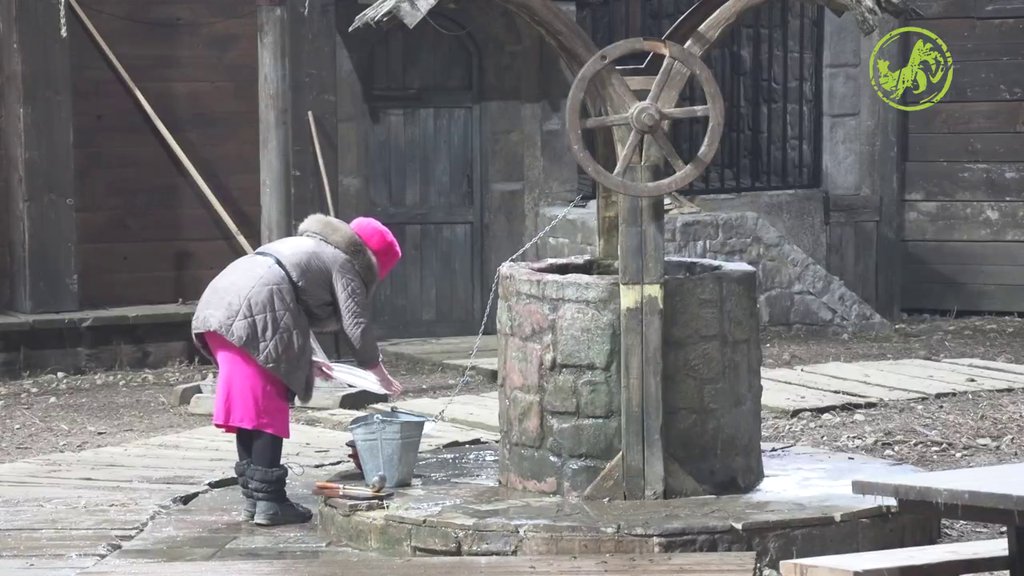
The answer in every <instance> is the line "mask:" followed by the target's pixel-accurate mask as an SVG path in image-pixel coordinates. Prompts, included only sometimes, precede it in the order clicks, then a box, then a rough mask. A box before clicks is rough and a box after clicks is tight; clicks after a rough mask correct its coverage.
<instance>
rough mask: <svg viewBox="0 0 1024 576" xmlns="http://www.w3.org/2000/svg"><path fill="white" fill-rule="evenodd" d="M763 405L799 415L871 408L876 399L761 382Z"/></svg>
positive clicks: (875, 403) (773, 382)
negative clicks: (842, 409)
mask: <svg viewBox="0 0 1024 576" xmlns="http://www.w3.org/2000/svg"><path fill="white" fill-rule="evenodd" d="M761 388H762V391H761V405H762V406H764V407H765V408H766V409H768V410H775V411H779V412H784V413H786V414H790V415H792V414H797V413H800V412H807V411H815V412H816V411H828V410H835V409H838V408H871V407H874V406H875V405H877V404H878V400H877V399H874V398H863V397H857V396H846V395H844V394H835V393H832V392H823V391H821V390H814V389H812V388H804V387H803V386H793V385H792V384H784V383H782V382H775V381H772V380H765V379H762V380H761Z"/></svg>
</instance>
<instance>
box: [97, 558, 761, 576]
mask: <svg viewBox="0 0 1024 576" xmlns="http://www.w3.org/2000/svg"><path fill="white" fill-rule="evenodd" d="M754 568H755V554H754V553H753V552H700V553H694V554H607V555H591V556H532V557H529V556H526V557H524V556H489V557H466V556H456V557H425V556H414V557H411V558H384V557H362V558H352V559H349V558H344V557H341V558H332V557H330V556H327V557H324V558H322V559H319V560H297V559H295V560H293V559H266V560H256V561H233V560H223V561H209V562H168V563H163V562H160V563H156V562H146V563H127V564H109V565H106V564H103V563H100V564H99V565H97V566H94V567H93V568H90V569H89V570H86V571H84V572H81V573H80V574H81V575H82V576H86V575H88V576H182V575H183V574H202V575H203V576H238V575H239V574H245V575H246V576H280V575H282V574H301V575H303V576H336V575H338V574H344V575H345V576H429V575H434V574H444V575H447V576H524V575H529V576H564V575H566V574H572V575H574V576H627V575H628V576H636V575H641V576H658V575H665V576H668V575H671V576H751V575H752V574H753V573H754Z"/></svg>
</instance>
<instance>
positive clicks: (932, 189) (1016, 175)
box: [905, 162, 1024, 202]
mask: <svg viewBox="0 0 1024 576" xmlns="http://www.w3.org/2000/svg"><path fill="white" fill-rule="evenodd" d="M1022 178H1024V163H1020V162H1005V163H1002V162H1001V163H976V162H907V164H906V181H907V188H906V196H905V197H906V199H907V200H926V201H933V202H934V201H946V202H965V201H974V200H984V201H1005V202H1020V201H1021V200H1024V197H1022V196H1021V188H1020V186H1021V184H1020V182H1021V179H1022Z"/></svg>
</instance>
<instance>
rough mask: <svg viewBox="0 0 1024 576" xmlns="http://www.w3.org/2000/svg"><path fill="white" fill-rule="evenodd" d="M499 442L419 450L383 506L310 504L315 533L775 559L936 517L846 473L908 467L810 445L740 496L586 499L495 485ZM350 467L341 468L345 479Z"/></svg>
mask: <svg viewBox="0 0 1024 576" xmlns="http://www.w3.org/2000/svg"><path fill="white" fill-rule="evenodd" d="M497 461H498V449H497V448H496V447H495V446H494V445H483V446H474V447H462V448H457V449H451V450H442V451H438V452H436V453H433V454H424V455H423V459H422V460H421V464H420V465H419V466H417V469H416V476H417V477H416V479H415V481H414V483H413V486H411V487H409V488H406V489H401V490H399V491H397V493H396V496H395V498H394V499H393V500H391V501H389V502H388V503H387V505H386V506H376V507H375V509H366V508H365V507H364V508H363V509H361V510H358V509H353V508H352V506H353V505H352V504H350V503H346V502H343V501H339V500H330V501H327V502H324V503H321V506H320V511H319V512H320V530H321V534H322V535H323V536H324V537H325V538H327V539H330V540H331V541H332V542H334V543H337V544H344V545H346V546H351V547H353V548H357V549H362V550H374V551H378V552H384V553H387V554H397V555H423V554H426V555H435V554H449V555H450V554H461V555H511V554H516V555H535V554H536V555H544V554H582V553H613V552H620V553H643V552H669V551H671V552H685V551H701V550H703V551H728V550H755V551H757V552H758V553H759V556H760V557H761V558H762V560H765V561H767V562H769V563H770V564H772V565H774V564H775V563H777V561H778V560H779V559H780V558H786V557H793V554H797V555H801V554H804V555H816V554H831V553H845V552H851V551H854V550H856V549H858V548H862V549H864V550H871V549H880V548H883V547H893V546H911V545H922V544H929V543H932V542H934V540H935V539H936V538H937V537H938V526H937V525H936V524H935V523H934V522H931V521H928V520H925V519H921V518H916V517H911V516H906V515H900V514H897V513H894V511H893V509H892V508H891V504H892V502H888V501H885V500H882V499H873V498H863V497H860V496H855V495H853V494H852V493H851V491H850V481H851V480H852V479H853V478H865V477H868V478H879V477H886V476H890V475H895V474H899V473H905V472H907V471H908V468H909V467H907V466H902V465H894V464H892V463H889V462H885V461H881V460H874V459H870V458H865V457H860V456H853V455H847V454H835V453H828V452H823V451H820V450H814V449H801V448H782V447H778V446H774V447H773V446H765V447H764V463H765V472H766V479H765V481H764V482H763V483H762V484H761V486H760V487H759V488H758V489H756V490H755V491H753V492H751V493H750V494H745V495H734V496H717V497H716V496H710V497H698V498H685V499H676V500H666V501H647V502H585V501H579V500H573V499H568V498H563V497H558V496H546V495H540V494H536V493H531V492H525V491H515V490H511V489H509V488H507V487H505V486H500V485H498V482H497V475H498V466H497ZM349 477H357V476H355V475H354V473H353V472H346V473H342V474H340V475H339V476H337V478H336V479H337V480H339V481H342V482H344V481H345V480H346V479H347V478H349Z"/></svg>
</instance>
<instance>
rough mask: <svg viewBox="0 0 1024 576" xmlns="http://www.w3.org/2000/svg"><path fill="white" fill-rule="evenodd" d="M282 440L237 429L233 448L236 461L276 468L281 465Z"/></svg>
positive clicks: (252, 431) (264, 433) (257, 432)
mask: <svg viewBox="0 0 1024 576" xmlns="http://www.w3.org/2000/svg"><path fill="white" fill-rule="evenodd" d="M283 446H284V438H281V437H280V436H274V435H273V434H270V433H268V432H261V431H259V430H244V429H242V428H239V429H238V431H237V432H236V433H235V447H236V448H238V460H239V461H243V460H252V463H253V464H254V465H256V466H261V467H263V468H277V467H278V466H280V465H281V448H282V447H283Z"/></svg>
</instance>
